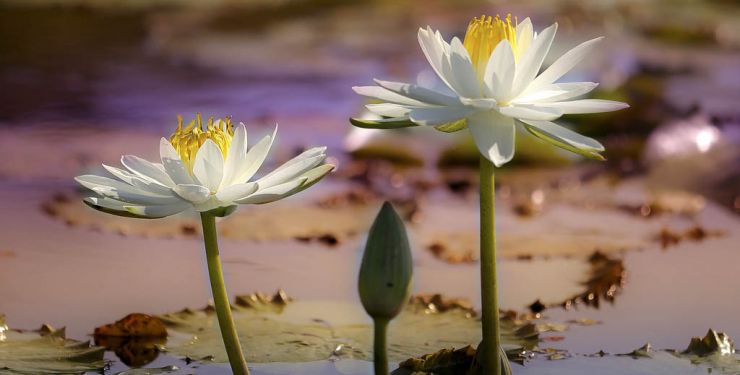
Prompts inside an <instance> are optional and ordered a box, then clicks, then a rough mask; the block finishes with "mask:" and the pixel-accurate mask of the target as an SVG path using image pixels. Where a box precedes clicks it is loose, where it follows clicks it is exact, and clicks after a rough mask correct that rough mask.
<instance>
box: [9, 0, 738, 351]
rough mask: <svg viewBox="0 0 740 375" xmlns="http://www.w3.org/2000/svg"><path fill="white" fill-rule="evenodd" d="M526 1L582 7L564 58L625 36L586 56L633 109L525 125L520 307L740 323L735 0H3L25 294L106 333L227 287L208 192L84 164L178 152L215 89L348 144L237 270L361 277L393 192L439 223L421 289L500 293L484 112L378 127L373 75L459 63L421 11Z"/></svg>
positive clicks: (283, 129) (268, 124) (509, 174)
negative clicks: (443, 126) (430, 46)
mask: <svg viewBox="0 0 740 375" xmlns="http://www.w3.org/2000/svg"><path fill="white" fill-rule="evenodd" d="M507 13H511V14H512V15H513V16H516V17H517V18H518V19H519V20H522V19H524V18H525V17H530V18H531V19H532V21H533V23H534V25H535V29H536V30H541V29H542V28H544V27H546V26H548V25H549V24H551V23H552V22H558V23H559V29H558V35H557V36H556V38H555V44H554V45H553V48H552V49H551V52H550V55H549V57H548V59H547V60H546V62H545V65H547V64H549V63H551V62H552V61H553V60H554V58H556V57H557V56H559V55H560V54H562V53H563V52H565V51H567V50H568V49H570V48H572V47H573V46H575V45H577V44H579V43H580V42H582V41H585V40H587V39H590V38H593V37H596V36H600V35H604V36H606V39H605V41H604V42H602V44H601V45H600V47H599V48H598V49H597V52H596V53H594V54H593V55H592V56H590V57H589V58H588V59H587V60H586V61H584V62H583V63H582V64H581V65H579V66H578V67H577V68H576V69H575V70H574V71H573V72H572V73H570V74H569V75H568V76H566V77H564V79H563V80H564V81H594V82H599V83H600V86H599V88H598V89H597V90H596V91H595V92H594V93H593V95H592V96H593V97H596V98H608V99H614V100H620V101H624V102H627V103H629V104H630V105H631V108H629V109H628V110H624V111H619V112H616V113H607V114H598V115H583V116H579V115H573V116H567V117H565V118H563V119H562V123H563V124H566V125H567V126H570V127H572V128H573V129H575V130H577V131H579V132H580V133H582V134H585V135H588V136H591V137H594V138H596V139H598V140H599V141H601V142H602V143H603V144H604V145H605V146H606V149H607V151H606V153H605V156H606V157H607V159H608V161H607V162H604V163H598V162H592V161H583V160H581V159H580V157H577V156H574V155H570V154H568V153H567V152H561V151H560V150H557V149H554V148H552V147H550V146H549V145H546V144H545V143H542V142H540V141H539V140H536V139H533V138H532V137H530V136H529V135H527V134H525V133H520V135H521V136H520V137H519V139H518V141H517V142H518V144H517V154H516V156H515V159H514V161H513V162H512V163H510V164H508V165H507V166H506V167H505V168H503V169H502V170H501V171H500V176H501V178H500V179H499V180H498V181H497V182H498V183H499V186H497V188H498V197H499V207H501V209H500V210H499V211H500V212H501V213H500V215H499V217H500V222H499V232H500V233H501V238H500V240H499V244H500V247H501V250H500V251H501V257H502V258H501V259H502V260H501V262H502V264H503V266H502V271H501V272H502V277H503V281H502V292H501V293H502V295H503V300H504V307H505V308H507V309H514V310H516V311H520V312H531V313H541V312H542V311H546V312H547V314H548V317H550V318H552V319H555V320H568V319H575V318H581V317H584V318H588V319H592V320H593V321H599V322H602V323H603V324H599V325H595V326H588V327H578V328H574V329H572V330H570V331H569V332H568V333H565V334H562V335H563V336H564V339H552V340H550V341H548V345H550V346H553V347H556V348H560V349H567V350H570V351H572V352H575V353H592V352H596V351H598V350H601V349H604V350H613V351H629V350H631V349H634V348H635V347H637V346H639V345H641V344H643V343H645V342H646V341H648V340H649V341H650V342H653V343H657V344H658V345H659V346H660V347H666V348H679V349H682V347H685V344H686V343H688V339H689V338H690V337H691V336H692V335H699V334H703V333H704V332H705V331H706V330H707V329H708V328H709V327H713V328H721V329H723V330H725V331H727V332H728V333H729V334H730V335H731V336H732V335H733V334H734V336H735V337H738V336H740V323H738V320H737V316H738V313H740V303H738V301H740V299H738V298H737V292H736V287H737V282H736V281H735V280H734V278H733V275H734V274H735V273H736V272H737V266H736V265H737V264H740V254H737V250H738V246H737V244H738V236H740V235H739V234H738V233H737V229H738V217H737V214H738V213H740V163H739V161H740V147H738V146H739V145H740V109H739V108H740V107H739V106H738V103H740V22H738V19H740V5H738V3H737V2H736V1H733V0H644V1H640V0H567V1H555V0H552V1H551V0H538V1H535V0H521V1H481V0H463V1H442V0H424V1H421V0H418V1H413V0H403V1H397V0H393V1H391V0H387V1H386V0H375V1H371V0H367V1H353V2H349V1H342V0H280V1H267V0H245V1H233V0H221V1H219V0H213V1H197V0H154V1H145V0H132V1H119V0H66V1H65V0H3V1H0V212H2V215H0V314H1V313H4V314H5V315H6V317H7V320H8V323H9V325H11V326H13V327H18V328H32V327H35V326H37V325H38V324H40V323H43V322H50V323H52V324H54V325H58V326H62V325H66V326H68V332H69V333H70V334H71V335H72V336H73V337H76V338H84V337H85V335H88V334H90V333H91V332H92V330H93V328H94V327H96V326H99V325H101V324H103V323H106V322H111V321H113V320H115V319H118V318H120V317H122V316H123V315H125V314H126V313H129V312H134V311H140V312H146V313H163V312H166V311H174V310H179V309H181V308H182V307H185V306H196V307H197V306H202V305H204V304H205V303H206V302H207V300H208V298H209V293H208V290H207V289H206V287H207V284H206V283H205V277H204V271H203V269H202V265H201V256H202V255H201V252H202V250H201V249H200V246H201V245H200V243H199V242H198V237H197V235H198V230H199V229H198V227H197V225H196V222H195V221H194V220H193V219H192V218H191V217H189V216H187V215H184V216H183V217H178V218H174V219H172V220H158V221H152V222H146V223H142V222H138V221H135V220H127V219H121V218H114V217H107V216H104V215H99V214H97V213H95V212H93V211H92V210H89V209H87V208H86V207H84V206H83V205H82V204H81V203H80V192H79V191H78V190H77V188H76V187H75V185H74V183H73V180H72V177H74V176H75V175H78V174H82V173H85V172H90V171H99V170H100V163H101V162H104V163H106V164H110V165H117V163H118V159H119V158H120V155H123V154H135V155H139V156H142V157H146V158H149V159H150V160H156V158H157V157H158V156H157V155H158V146H157V145H158V140H159V137H162V136H164V137H168V136H169V135H170V134H171V132H172V130H173V129H174V128H175V126H176V116H177V115H178V114H181V115H182V116H183V117H185V118H186V121H187V119H189V118H192V117H194V116H195V114H196V113H198V112H199V113H202V114H203V116H206V117H208V116H215V117H223V116H231V117H232V118H233V120H235V121H236V122H244V123H245V124H246V125H247V128H248V131H249V134H250V135H249V139H250V144H252V143H254V142H256V141H255V140H256V139H259V138H257V137H259V136H261V135H263V134H266V133H268V132H271V131H272V129H273V128H274V126H275V124H276V123H277V124H279V125H280V130H279V133H278V141H277V144H276V146H275V149H274V150H273V151H272V154H271V157H270V159H269V160H270V163H272V164H273V165H276V164H278V163H280V162H283V161H285V160H287V159H289V158H290V157H292V156H293V155H295V154H296V153H298V152H300V151H301V150H303V149H304V148H307V147H311V146H315V145H327V146H329V151H328V154H329V155H330V156H331V158H332V162H333V163H335V164H337V166H338V168H337V169H336V171H335V172H334V173H333V174H332V175H331V176H330V177H329V178H328V179H327V180H326V181H322V182H321V184H319V185H317V187H315V188H313V189H311V191H309V192H307V193H306V194H305V195H302V196H299V197H295V198H292V199H291V200H289V201H287V203H284V204H276V205H274V206H272V205H271V206H265V207H254V208H252V207H247V208H243V209H241V210H240V211H239V213H238V214H236V215H234V216H233V217H230V218H227V219H226V220H224V222H223V224H222V227H221V229H222V231H223V233H222V235H223V238H224V242H225V243H224V250H223V251H224V254H225V256H224V257H225V263H226V272H227V278H228V279H229V280H227V284H228V285H229V286H230V290H231V291H232V293H234V294H244V293H250V292H254V291H265V292H270V291H273V290H275V289H277V288H284V289H285V290H286V291H287V293H288V294H290V295H293V296H296V297H297V298H303V299H344V300H352V301H356V292H355V290H354V285H355V284H354V282H355V278H356V268H357V264H358V263H357V262H358V260H357V257H358V250H359V249H360V247H361V243H362V241H361V240H362V236H363V233H364V231H366V228H367V225H368V224H369V218H371V217H372V215H373V214H374V213H375V212H376V210H377V209H378V208H379V205H380V202H382V200H384V199H390V200H392V201H393V202H394V203H395V204H396V206H397V207H398V208H399V209H400V210H401V211H402V212H403V213H404V217H405V219H406V220H407V221H408V223H409V226H410V228H411V231H412V235H413V237H414V239H415V242H416V247H415V249H414V250H415V254H414V255H415V259H416V262H417V274H416V281H415V291H416V292H418V293H444V294H445V295H449V296H455V297H464V298H467V299H469V300H470V301H472V303H473V304H474V305H475V304H477V302H476V301H477V299H478V298H477V295H478V285H477V283H476V280H477V274H476V272H477V267H478V266H477V244H476V236H477V212H476V209H477V197H476V191H477V187H476V186H477V181H476V179H477V177H476V170H475V168H477V160H478V156H477V151H476V150H475V148H474V147H473V145H472V141H471V140H470V139H469V135H468V133H467V131H462V132H459V133H455V134H454V135H449V134H444V133H439V132H435V131H434V130H430V129H420V128H419V129H417V128H412V129H408V130H407V129H404V130H394V131H371V130H361V129H353V128H352V127H351V126H350V124H349V122H348V118H349V117H361V116H365V115H366V114H365V112H364V108H363V105H364V104H367V102H366V101H365V99H364V98H362V97H360V96H358V95H356V94H354V93H353V92H352V90H351V87H352V86H356V85H370V84H372V79H373V78H376V77H377V78H383V79H388V80H397V81H405V82H413V81H416V82H419V83H420V84H423V85H435V84H437V81H436V77H435V75H434V72H433V71H432V70H431V69H430V67H429V66H428V64H427V62H426V61H425V59H424V56H423V54H422V53H421V50H420V48H419V47H418V43H417V40H416V31H417V29H418V28H419V27H425V26H426V25H431V27H432V28H434V29H439V30H440V31H441V32H442V33H443V35H444V36H445V37H446V38H447V39H449V38H451V37H452V36H459V37H462V36H463V35H464V32H465V30H466V28H467V24H468V22H469V21H470V19H471V18H472V17H474V16H479V15H480V14H502V15H503V14H507ZM633 250H640V251H633ZM597 252H598V254H601V255H602V256H606V257H607V259H608V260H609V261H611V262H612V263H609V261H607V262H606V263H603V262H602V263H600V261H599V260H598V259H599V258H598V257H597V258H594V255H595V254H597ZM604 254H606V255H604ZM594 259H597V260H596V261H594ZM602 260H603V259H602ZM604 264H606V265H607V266H605V267H606V268H599V267H602V266H604ZM617 266H618V267H617ZM610 267H611V268H610ZM307 280H311V282H307ZM600 300H601V302H602V303H601V304H600V303H599V301H600ZM604 302H608V303H606V304H604ZM573 305H578V306H581V307H580V308H578V309H576V310H577V311H576V312H573V309H572V307H573ZM563 307H566V308H563ZM678 311H681V312H682V314H680V316H677V315H676V313H677V312H678ZM574 314H575V315H574Z"/></svg>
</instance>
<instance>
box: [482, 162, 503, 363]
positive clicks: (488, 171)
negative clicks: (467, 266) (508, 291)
mask: <svg viewBox="0 0 740 375" xmlns="http://www.w3.org/2000/svg"><path fill="white" fill-rule="evenodd" d="M493 168H494V166H493V163H491V162H490V161H489V160H488V159H486V158H485V157H483V156H481V157H480V167H479V169H480V274H481V277H480V282H481V304H482V306H483V309H482V310H483V316H482V320H483V342H482V343H481V347H482V348H483V351H484V352H483V356H482V357H481V358H482V362H483V373H484V374H491V375H501V355H500V352H499V346H500V345H501V336H500V331H499V316H498V315H499V312H498V282H497V280H496V224H495V213H496V207H495V193H494V177H493Z"/></svg>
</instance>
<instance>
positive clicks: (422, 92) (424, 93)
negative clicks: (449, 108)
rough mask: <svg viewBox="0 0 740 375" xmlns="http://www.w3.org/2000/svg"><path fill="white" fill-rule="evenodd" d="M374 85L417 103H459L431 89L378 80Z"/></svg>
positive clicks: (455, 99)
mask: <svg viewBox="0 0 740 375" xmlns="http://www.w3.org/2000/svg"><path fill="white" fill-rule="evenodd" d="M375 83H377V84H378V85H380V86H382V87H383V88H386V89H388V90H391V91H393V92H395V93H397V94H400V95H403V96H405V97H409V98H412V99H415V100H418V101H419V102H424V103H430V104H438V105H455V104H458V103H459V101H458V100H457V98H454V97H452V96H449V95H445V94H443V93H441V92H438V91H435V90H432V89H428V88H425V87H421V86H419V85H414V84H410V83H401V82H391V81H381V80H379V79H376V80H375Z"/></svg>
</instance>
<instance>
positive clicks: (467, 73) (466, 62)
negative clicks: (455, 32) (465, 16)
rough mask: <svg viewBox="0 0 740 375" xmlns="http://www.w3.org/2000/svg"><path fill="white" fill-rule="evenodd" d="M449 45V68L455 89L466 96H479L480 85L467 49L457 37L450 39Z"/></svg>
mask: <svg viewBox="0 0 740 375" xmlns="http://www.w3.org/2000/svg"><path fill="white" fill-rule="evenodd" d="M450 47H451V48H452V53H451V54H450V55H449V59H450V68H451V70H452V75H453V76H454V77H455V91H456V92H457V93H458V94H460V95H461V96H464V97H466V98H479V97H480V96H481V95H480V94H481V92H480V85H479V83H478V78H477V76H476V74H475V69H473V63H472V62H471V61H470V56H469V55H468V51H467V50H466V49H465V47H464V46H463V44H462V42H461V41H460V39H458V38H457V37H455V38H453V39H452V44H450Z"/></svg>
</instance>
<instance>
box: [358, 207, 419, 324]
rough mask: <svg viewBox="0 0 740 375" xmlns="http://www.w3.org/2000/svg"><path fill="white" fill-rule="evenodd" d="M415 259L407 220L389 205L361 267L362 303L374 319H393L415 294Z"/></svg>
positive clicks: (383, 210) (378, 219)
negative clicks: (413, 274)
mask: <svg viewBox="0 0 740 375" xmlns="http://www.w3.org/2000/svg"><path fill="white" fill-rule="evenodd" d="M412 268H413V265H412V260H411V249H410V248H409V241H408V238H407V237H406V229H405V227H404V224H403V221H402V220H401V218H400V217H399V216H398V214H397V213H396V211H395V210H394V209H393V206H391V204H390V203H388V202H385V203H384V204H383V207H382V208H381V209H380V212H379V213H378V216H377V217H376V218H375V222H373V226H372V227H371V228H370V233H368V236H367V243H366V244H365V253H364V254H363V256H362V265H361V266H360V280H359V283H358V284H359V291H360V300H362V306H363V307H364V308H365V311H367V313H368V314H369V315H370V316H371V317H372V318H373V319H393V318H394V317H395V316H396V315H398V313H399V312H401V309H402V308H403V305H404V304H405V303H406V301H407V300H408V298H409V293H410V292H411V275H412V272H413V271H412Z"/></svg>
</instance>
